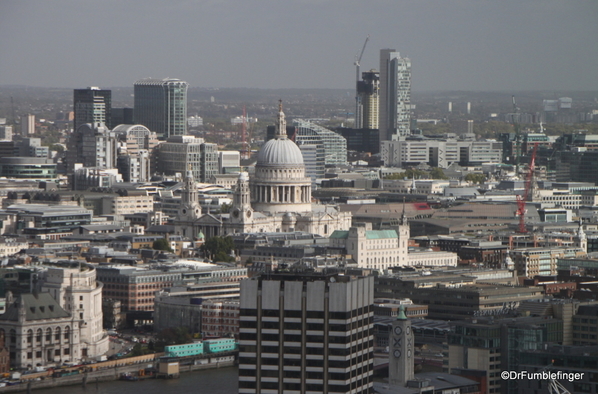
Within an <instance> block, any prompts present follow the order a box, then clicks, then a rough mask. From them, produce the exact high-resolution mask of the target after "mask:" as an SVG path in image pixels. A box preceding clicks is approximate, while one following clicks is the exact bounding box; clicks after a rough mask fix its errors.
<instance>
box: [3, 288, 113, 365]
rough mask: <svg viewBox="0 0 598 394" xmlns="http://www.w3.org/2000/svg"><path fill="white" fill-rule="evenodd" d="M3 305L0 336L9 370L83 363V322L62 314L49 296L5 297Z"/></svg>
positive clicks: (60, 309)
mask: <svg viewBox="0 0 598 394" xmlns="http://www.w3.org/2000/svg"><path fill="white" fill-rule="evenodd" d="M6 303H7V308H6V312H5V313H4V314H2V315H0V336H3V337H4V338H5V339H6V343H5V346H6V347H7V348H8V350H9V354H10V365H11V366H13V367H15V368H31V367H34V366H36V365H47V364H54V363H63V362H75V363H78V362H80V361H81V360H82V358H83V353H82V350H81V343H80V331H79V329H80V324H82V320H81V319H78V318H77V317H76V316H75V315H74V314H71V313H69V312H67V311H66V310H64V309H63V308H62V307H61V306H60V304H59V303H58V301H57V300H55V299H54V298H53V297H52V296H51V295H50V294H49V293H36V294H21V295H20V296H19V297H18V298H16V299H13V297H12V294H7V299H6ZM106 350H107V349H106Z"/></svg>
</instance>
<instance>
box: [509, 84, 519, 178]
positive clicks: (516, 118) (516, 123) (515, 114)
mask: <svg viewBox="0 0 598 394" xmlns="http://www.w3.org/2000/svg"><path fill="white" fill-rule="evenodd" d="M511 98H512V99H513V127H514V128H515V157H514V158H513V159H514V161H515V175H518V174H519V156H521V130H520V128H519V107H517V103H515V96H511Z"/></svg>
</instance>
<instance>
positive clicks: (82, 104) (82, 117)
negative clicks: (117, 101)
mask: <svg viewBox="0 0 598 394" xmlns="http://www.w3.org/2000/svg"><path fill="white" fill-rule="evenodd" d="M73 109H74V111H75V118H74V124H73V131H77V129H78V128H79V126H81V125H84V124H85V123H91V124H95V123H99V122H101V123H104V124H105V125H106V126H107V127H108V128H111V127H112V125H111V121H112V91H111V90H106V89H100V88H99V87H97V86H91V87H88V88H87V89H75V90H74V95H73Z"/></svg>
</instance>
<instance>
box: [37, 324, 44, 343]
mask: <svg viewBox="0 0 598 394" xmlns="http://www.w3.org/2000/svg"><path fill="white" fill-rule="evenodd" d="M42 336H43V331H42V329H41V328H38V329H37V331H36V333H35V342H36V343H42Z"/></svg>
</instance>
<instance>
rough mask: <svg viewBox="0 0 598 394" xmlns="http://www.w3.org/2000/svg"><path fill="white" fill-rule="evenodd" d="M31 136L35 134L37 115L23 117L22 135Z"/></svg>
mask: <svg viewBox="0 0 598 394" xmlns="http://www.w3.org/2000/svg"><path fill="white" fill-rule="evenodd" d="M31 134H35V115H31V114H28V115H24V116H21V135H22V136H23V137H29V136H30V135H31Z"/></svg>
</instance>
